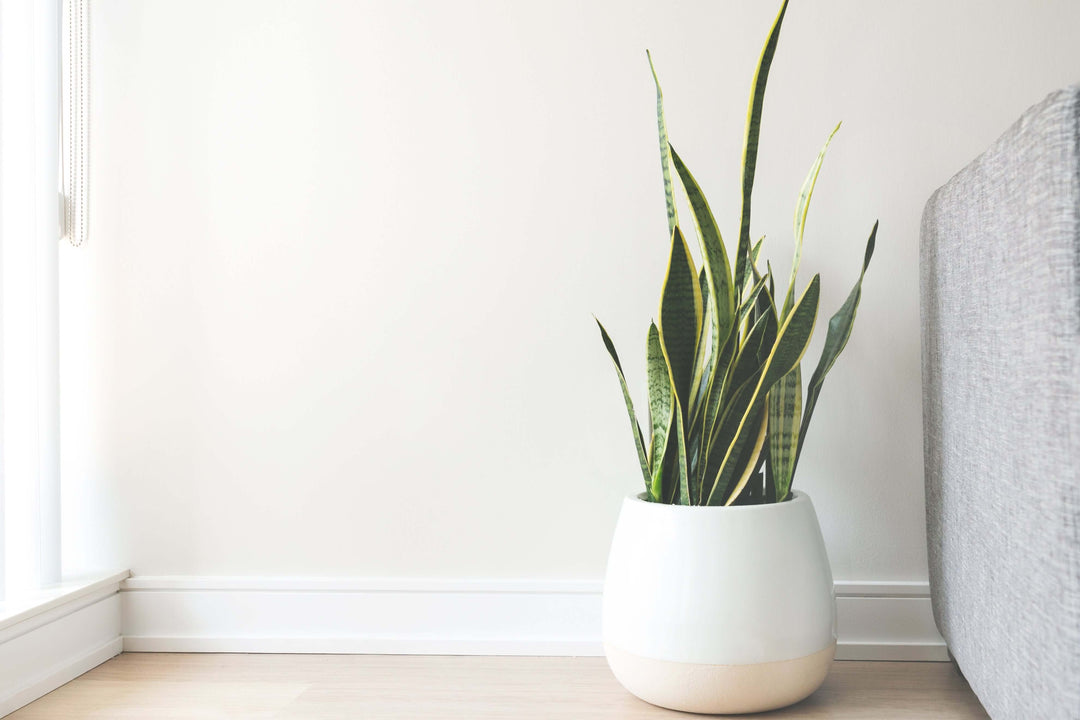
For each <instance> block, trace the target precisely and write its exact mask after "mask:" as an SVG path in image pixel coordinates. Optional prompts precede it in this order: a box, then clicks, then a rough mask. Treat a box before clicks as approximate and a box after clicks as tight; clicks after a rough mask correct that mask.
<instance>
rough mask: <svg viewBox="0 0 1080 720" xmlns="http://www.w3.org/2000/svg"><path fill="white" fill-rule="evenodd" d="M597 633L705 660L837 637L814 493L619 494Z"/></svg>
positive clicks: (662, 654)
mask: <svg viewBox="0 0 1080 720" xmlns="http://www.w3.org/2000/svg"><path fill="white" fill-rule="evenodd" d="M603 636H604V643H605V645H606V646H608V647H611V648H616V649H617V650H619V651H622V652H623V653H629V654H630V655H633V656H637V657H641V658H648V659H651V660H658V661H670V662H677V663H694V664H704V665H753V664H760V663H777V662H782V661H788V660H796V659H799V658H806V657H807V656H811V655H815V654H820V653H822V652H823V651H826V650H827V649H828V648H831V647H833V646H835V642H836V601H835V597H834V592H833V580H832V571H831V570H830V568H829V559H828V557H827V555H826V553H825V543H824V541H823V539H822V537H821V529H820V527H819V526H818V521H817V515H816V514H815V512H814V506H813V504H812V503H811V502H810V498H809V497H808V496H807V495H806V494H805V493H802V492H795V493H794V495H793V497H792V499H790V500H788V501H786V502H782V503H774V504H767V505H750V506H740V507H695V506H680V505H664V504H660V503H651V502H648V501H645V500H642V499H641V498H640V497H629V498H626V499H625V500H624V501H623V507H622V512H621V514H620V515H619V522H618V525H617V527H616V529H615V537H614V539H613V541H612V545H611V554H610V556H609V558H608V567H607V579H606V581H605V584H604V604H603ZM830 659H831V655H830ZM822 677H824V676H822ZM815 687H816V686H815ZM631 690H633V688H631ZM646 699H648V698H646ZM669 707H670V705H669Z"/></svg>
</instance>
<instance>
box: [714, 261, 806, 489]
mask: <svg viewBox="0 0 1080 720" xmlns="http://www.w3.org/2000/svg"><path fill="white" fill-rule="evenodd" d="M820 284H821V277H820V276H818V275H815V276H814V278H813V279H812V280H811V281H810V284H809V285H808V286H807V288H806V290H805V291H804V292H803V294H802V297H801V298H799V302H798V303H796V305H795V308H794V309H793V310H792V311H791V314H790V315H789V316H788V318H787V320H786V321H784V325H783V326H782V327H781V328H780V332H779V333H778V334H777V336H776V344H775V345H774V346H773V349H772V352H771V353H769V357H768V359H767V360H766V361H765V366H764V369H763V371H762V373H761V378H760V379H759V380H758V384H757V387H756V388H755V389H754V393H753V395H752V396H751V398H750V402H749V404H748V407H747V409H746V412H745V413H744V414H743V416H742V419H741V420H740V421H739V426H738V429H737V430H736V431H735V436H734V437H733V438H732V440H731V443H730V445H728V449H727V452H726V453H725V454H724V460H723V462H722V463H721V466H720V473H719V474H718V475H717V478H716V480H717V481H716V482H714V483H713V486H712V488H711V489H710V491H709V498H708V504H710V505H712V504H715V503H717V502H720V501H722V498H721V497H718V496H717V495H716V493H717V491H718V489H721V488H718V487H717V485H718V481H719V480H720V476H721V475H723V473H724V470H725V466H728V467H729V468H730V465H731V463H733V462H734V461H735V460H736V458H737V455H736V454H735V453H734V450H735V448H736V446H737V445H739V444H741V442H745V439H744V438H745V436H746V435H747V434H748V432H749V428H748V423H749V421H750V420H751V419H752V418H755V417H756V415H757V413H758V412H759V411H760V408H761V406H762V404H764V400H765V395H766V394H767V393H768V392H769V390H770V389H771V388H772V386H773V385H774V384H775V383H776V381H777V380H779V379H780V378H782V377H783V376H784V375H786V374H788V373H789V372H791V369H792V368H793V367H795V365H796V364H798V362H799V361H800V360H801V359H802V356H803V354H804V353H805V352H806V347H807V345H809V344H810V336H811V335H812V334H813V332H814V321H815V319H816V318H817V308H818V296H819V293H820ZM755 429H756V428H755ZM729 473H730V470H729Z"/></svg>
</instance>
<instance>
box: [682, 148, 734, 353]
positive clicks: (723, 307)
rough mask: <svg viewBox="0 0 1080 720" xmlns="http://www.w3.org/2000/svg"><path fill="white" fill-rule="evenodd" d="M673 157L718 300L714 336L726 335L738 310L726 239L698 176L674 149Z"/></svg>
mask: <svg viewBox="0 0 1080 720" xmlns="http://www.w3.org/2000/svg"><path fill="white" fill-rule="evenodd" d="M671 157H672V159H673V160H674V162H675V170H676V171H677V172H678V173H679V179H680V180H682V184H683V188H684V189H685V190H686V197H687V199H688V200H689V201H690V210H691V211H692V212H693V214H694V222H695V224H696V225H697V229H698V238H699V239H700V242H701V257H702V266H703V267H704V270H705V273H706V275H707V277H708V280H709V289H710V291H711V294H712V296H713V298H714V299H715V301H716V318H715V321H714V326H713V328H712V329H713V331H714V336H715V337H718V338H721V337H726V336H727V333H728V331H729V330H730V329H731V322H732V315H734V312H735V293H734V289H733V288H732V285H731V265H730V263H729V262H728V256H727V250H726V249H724V239H723V238H722V237H721V236H720V229H719V227H718V226H717V224H716V219H715V218H714V217H713V214H712V210H711V209H710V208H709V203H708V202H707V201H706V200H705V194H704V193H703V192H702V191H701V187H700V186H699V185H698V183H697V180H695V179H694V176H693V174H692V173H691V172H690V169H689V168H688V167H686V163H684V162H683V161H682V158H680V157H679V153H677V152H675V148H672V149H671Z"/></svg>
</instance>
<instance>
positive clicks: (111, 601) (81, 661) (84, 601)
mask: <svg viewBox="0 0 1080 720" xmlns="http://www.w3.org/2000/svg"><path fill="white" fill-rule="evenodd" d="M127 575H128V573H127V572H123V573H116V574H113V575H110V576H107V577H105V578H100V579H97V580H95V581H93V582H87V583H70V584H67V585H64V586H62V587H59V588H56V589H54V590H51V591H48V592H45V593H42V594H40V596H39V597H38V598H36V599H35V602H32V603H28V604H27V605H26V606H25V607H23V608H16V609H12V608H11V607H10V606H5V608H4V609H5V611H6V612H4V613H3V616H2V617H0V717H2V716H4V715H7V714H8V713H10V712H14V711H15V710H17V709H19V708H20V707H22V706H23V705H26V704H27V703H30V702H32V701H34V700H36V699H37V698H39V697H41V696H42V695H45V694H46V693H49V692H52V691H53V690H55V689H56V688H58V687H60V686H61V685H63V684H64V683H66V682H68V681H69V680H72V679H74V678H76V677H78V676H79V675H82V674H83V673H84V672H86V671H87V670H90V669H91V668H93V667H95V666H96V665H100V664H101V663H103V662H105V661H106V660H108V659H109V658H111V657H113V656H115V655H119V654H120V652H121V649H122V640H121V638H120V629H121V622H120V596H119V589H120V581H121V580H122V579H123V578H125V577H127Z"/></svg>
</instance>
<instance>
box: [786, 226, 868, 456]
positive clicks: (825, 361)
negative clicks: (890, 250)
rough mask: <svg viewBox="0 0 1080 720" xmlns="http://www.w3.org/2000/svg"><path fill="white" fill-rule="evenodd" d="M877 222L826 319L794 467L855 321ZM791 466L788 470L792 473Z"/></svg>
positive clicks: (808, 388) (807, 396)
mask: <svg viewBox="0 0 1080 720" xmlns="http://www.w3.org/2000/svg"><path fill="white" fill-rule="evenodd" d="M877 230H878V224H877V222H875V223H874V229H873V230H871V231H870V238H869V239H868V240H867V241H866V252H865V253H864V254H863V264H862V271H861V272H860V273H859V280H858V281H857V282H856V283H855V287H853V288H852V289H851V292H850V293H849V294H848V296H847V299H846V300H844V304H843V305H841V306H840V309H839V310H837V311H836V314H834V315H833V316H832V317H831V318H829V329H828V332H827V333H826V335H825V346H824V347H823V348H822V349H821V358H820V359H819V360H818V364H817V367H816V368H815V369H814V374H813V375H811V376H810V384H809V385H808V386H807V388H806V405H805V407H804V408H803V417H802V424H801V425H800V428H799V445H798V449H797V450H796V451H795V467H798V464H799V457H800V456H801V455H802V449H803V445H804V444H805V443H806V429H807V427H809V425H810V418H811V417H812V416H813V414H814V408H815V407H817V401H818V396H819V395H820V394H821V385H822V383H824V382H825V376H826V375H827V374H828V373H829V370H831V369H832V366H833V364H834V363H836V358H838V357H840V353H842V352H843V351H844V348H845V347H846V346H847V342H848V338H850V337H851V328H852V326H854V324H855V311H856V310H858V309H859V300H860V299H861V298H862V281H863V277H864V276H865V275H866V268H868V267H869V266H870V258H871V257H872V256H873V255H874V243H875V241H876V239H877ZM794 471H795V470H794V467H793V468H792V473H794Z"/></svg>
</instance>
